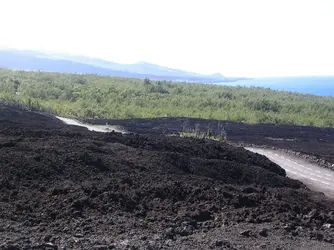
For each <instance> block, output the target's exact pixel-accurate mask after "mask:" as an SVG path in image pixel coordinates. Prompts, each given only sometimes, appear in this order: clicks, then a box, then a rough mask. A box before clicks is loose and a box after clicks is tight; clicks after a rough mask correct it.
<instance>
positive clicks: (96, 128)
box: [56, 116, 124, 133]
mask: <svg viewBox="0 0 334 250" xmlns="http://www.w3.org/2000/svg"><path fill="white" fill-rule="evenodd" d="M56 118H58V119H59V120H61V121H62V122H64V123H65V124H68V125H76V126H80V127H86V128H88V130H90V131H95V132H111V131H113V130H114V131H115V132H120V133H124V131H121V130H119V129H117V128H116V127H113V126H109V125H104V126H103V125H90V124H85V123H82V122H79V121H77V120H74V119H70V118H64V117H60V116H56Z"/></svg>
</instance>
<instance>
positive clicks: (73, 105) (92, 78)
mask: <svg viewBox="0 0 334 250" xmlns="http://www.w3.org/2000/svg"><path fill="white" fill-rule="evenodd" d="M0 99H1V100H2V101H7V102H19V103H23V104H25V105H27V106H28V107H30V108H32V109H36V110H42V111H48V112H52V113H56V114H59V115H63V116H70V117H90V118H111V119H114V118H132V117H138V118H152V117H196V118H205V119H218V120H233V121H239V122H247V123H274V124H297V125H311V126H320V127H334V98H333V97H319V96H312V95H302V94H295V93H289V92H282V91H271V90H268V89H264V88H245V87H228V86H220V85H211V84H210V85H209V84H208V85H205V84H193V83H172V82H166V81H151V80H148V79H145V80H140V79H127V78H118V77H102V76H97V75H75V74H60V73H44V72H25V71H11V70H0Z"/></svg>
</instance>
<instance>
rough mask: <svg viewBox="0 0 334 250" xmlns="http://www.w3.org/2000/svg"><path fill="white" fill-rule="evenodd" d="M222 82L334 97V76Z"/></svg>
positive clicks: (230, 84) (231, 84)
mask: <svg viewBox="0 0 334 250" xmlns="http://www.w3.org/2000/svg"><path fill="white" fill-rule="evenodd" d="M221 84H225V85H229V86H246V87H263V88H270V89H273V90H283V91H292V92H297V93H302V94H313V95H320V96H333V97H334V76H307V77H278V78H254V79H250V80H241V81H237V82H229V83H221Z"/></svg>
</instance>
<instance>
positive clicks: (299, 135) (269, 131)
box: [85, 118, 334, 170]
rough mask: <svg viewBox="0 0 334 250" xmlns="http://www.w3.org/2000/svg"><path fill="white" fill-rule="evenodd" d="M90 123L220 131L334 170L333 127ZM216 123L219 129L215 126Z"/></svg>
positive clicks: (145, 130) (149, 130) (143, 129)
mask: <svg viewBox="0 0 334 250" xmlns="http://www.w3.org/2000/svg"><path fill="white" fill-rule="evenodd" d="M85 121H86V122H89V123H92V124H102V125H105V124H106V122H108V123H109V124H112V125H119V126H122V127H124V128H125V129H126V130H128V131H130V132H133V133H139V134H172V133H178V132H180V131H182V130H195V128H196V127H198V128H199V129H200V130H201V131H207V130H208V129H211V130H212V131H213V132H214V133H215V134H220V132H221V129H222V128H224V130H225V131H226V134H227V140H228V141H230V142H233V143H237V144H239V145H256V146H264V147H274V148H277V149H283V150H285V151H294V152H298V153H301V155H303V156H304V157H305V158H307V159H309V160H310V161H312V162H315V163H318V164H319V165H321V166H323V167H327V168H330V169H332V170H334V128H316V127H307V126H291V125H273V124H255V125H250V124H244V123H238V122H231V121H216V120H204V119H193V118H156V119H124V120H89V119H88V120H85ZM218 124H220V126H219V125H218Z"/></svg>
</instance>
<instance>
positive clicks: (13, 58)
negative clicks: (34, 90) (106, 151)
mask: <svg viewBox="0 0 334 250" xmlns="http://www.w3.org/2000/svg"><path fill="white" fill-rule="evenodd" d="M0 68H8V69H23V70H40V71H51V72H62V73H78V74H97V75H105V76H120V77H134V78H150V79H153V80H170V81H187V82H207V83H215V82H231V81H237V80H240V79H241V78H227V77H224V76H222V75H221V74H213V75H201V74H196V73H192V72H186V71H182V70H178V69H171V68H167V67H162V66H159V65H155V64H150V63H146V62H138V63H135V64H119V63H115V62H109V61H105V60H102V59H98V58H89V57H83V56H72V55H65V54H55V53H45V52H38V51H28V50H14V49H7V50H0Z"/></svg>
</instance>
